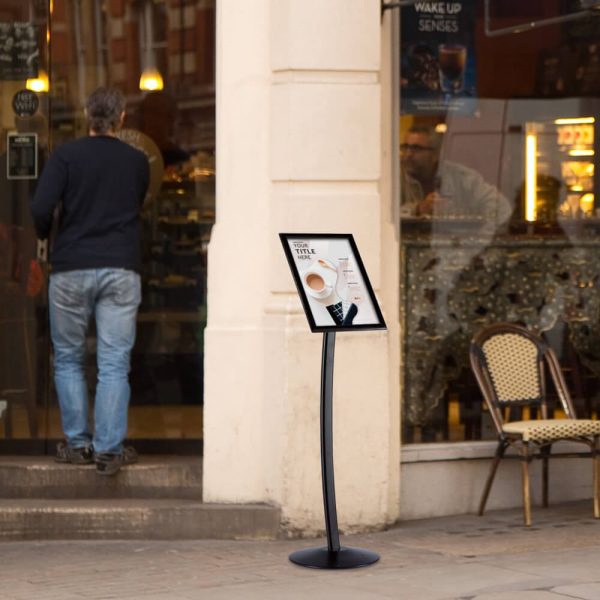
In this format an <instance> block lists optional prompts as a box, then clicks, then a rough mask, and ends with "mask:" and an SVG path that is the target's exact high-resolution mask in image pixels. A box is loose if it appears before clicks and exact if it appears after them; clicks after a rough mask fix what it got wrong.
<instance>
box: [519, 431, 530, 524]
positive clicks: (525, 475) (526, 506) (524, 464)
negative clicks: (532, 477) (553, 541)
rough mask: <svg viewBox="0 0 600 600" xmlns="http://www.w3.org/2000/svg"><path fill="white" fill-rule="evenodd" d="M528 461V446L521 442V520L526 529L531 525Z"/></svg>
mask: <svg viewBox="0 0 600 600" xmlns="http://www.w3.org/2000/svg"><path fill="white" fill-rule="evenodd" d="M530 460H531V457H530V455H529V444H528V443H527V442H523V447H522V448H521V477H522V480H523V518H524V520H525V525H526V526H527V527H529V526H530V525H531V493H530V488H529V461H530Z"/></svg>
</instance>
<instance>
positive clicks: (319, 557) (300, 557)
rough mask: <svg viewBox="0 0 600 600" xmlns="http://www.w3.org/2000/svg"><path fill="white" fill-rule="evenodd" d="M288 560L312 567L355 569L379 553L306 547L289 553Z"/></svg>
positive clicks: (375, 560) (357, 549)
mask: <svg viewBox="0 0 600 600" xmlns="http://www.w3.org/2000/svg"><path fill="white" fill-rule="evenodd" d="M290 560H291V561H292V562H293V563H296V564H297V565H300V566H301V567H312V568H313V569H355V568H357V567H366V566H368V565H372V564H373V563H375V562H377V561H378V560H379V554H375V552H371V551H370V550H363V549H362V548H344V547H343V546H342V547H341V548H340V549H339V551H338V552H330V551H329V549H328V548H327V547H324V548H307V549H306V550H298V551H296V552H292V553H291V554H290Z"/></svg>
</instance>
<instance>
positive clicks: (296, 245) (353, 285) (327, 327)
mask: <svg viewBox="0 0 600 600" xmlns="http://www.w3.org/2000/svg"><path fill="white" fill-rule="evenodd" d="M279 237H280V239H281V242H282V244H283V249H284V251H285V255H286V257H287V260H288V263H289V266H290V269H291V271H292V275H293V277H294V282H295V284H296V288H297V290H298V294H299V295H300V300H301V301H302V306H303V307H304V312H305V313H306V317H307V319H308V322H309V325H310V328H311V331H313V332H321V331H323V332H324V331H355V330H360V329H385V328H386V325H385V322H384V320H383V316H382V314H381V310H380V309H379V305H378V303H377V299H376V298H375V294H374V293H373V288H372V287H371V284H370V282H369V279H368V277H367V273H366V271H365V268H364V266H363V263H362V261H361V259H360V256H359V254H358V248H357V247H356V244H355V243H354V238H353V237H352V235H351V234H335V233H333V234H300V233H298V234H292V233H280V234H279Z"/></svg>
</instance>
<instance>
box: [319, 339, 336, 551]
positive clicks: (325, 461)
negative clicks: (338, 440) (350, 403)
mask: <svg viewBox="0 0 600 600" xmlns="http://www.w3.org/2000/svg"><path fill="white" fill-rule="evenodd" d="M334 353H335V331H331V332H330V331H327V332H325V333H324V334H323V359H322V364H321V476H322V479H323V506H324V509H325V529H326V530H327V549H328V550H329V552H339V550H340V534H339V530H338V523H337V509H336V506H335V478H334V475H333V357H334Z"/></svg>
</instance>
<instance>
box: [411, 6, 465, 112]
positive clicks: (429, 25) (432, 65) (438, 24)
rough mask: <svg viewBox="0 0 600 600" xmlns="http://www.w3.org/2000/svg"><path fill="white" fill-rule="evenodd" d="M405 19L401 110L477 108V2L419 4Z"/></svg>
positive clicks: (462, 110)
mask: <svg viewBox="0 0 600 600" xmlns="http://www.w3.org/2000/svg"><path fill="white" fill-rule="evenodd" d="M400 21H401V38H400V41H401V49H400V97H401V103H402V105H401V110H402V112H403V113H410V114H439V113H441V112H453V113H471V112H473V110H474V108H475V95H476V69H475V44H474V34H475V0H454V1H453V2H415V3H414V4H413V5H411V6H405V7H403V8H402V15H401V20H400Z"/></svg>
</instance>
